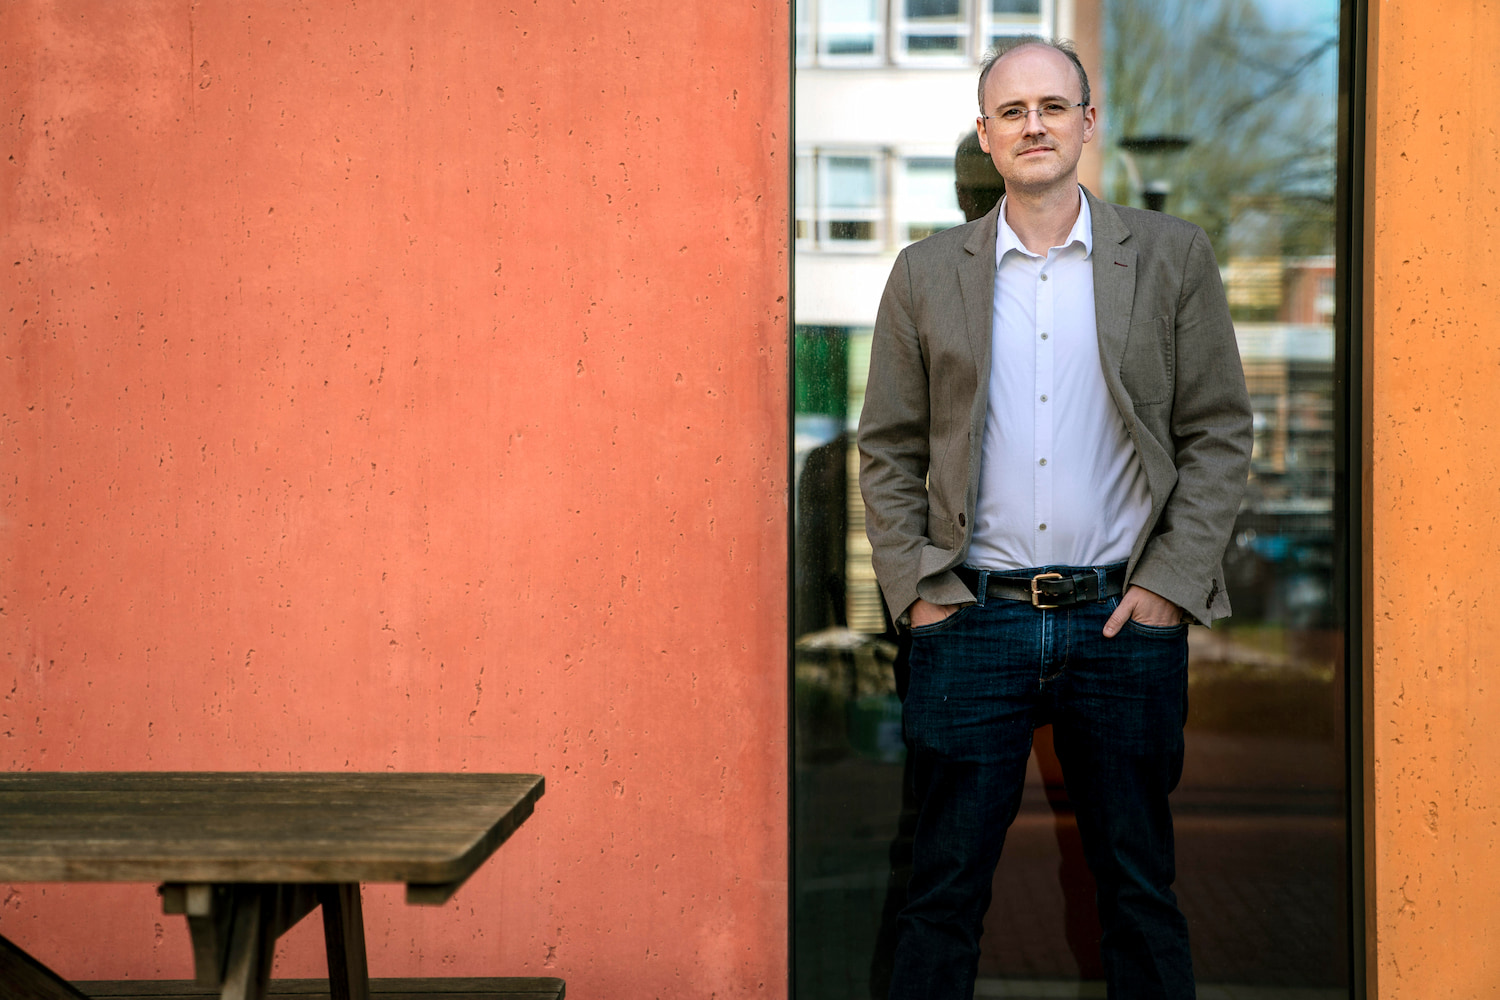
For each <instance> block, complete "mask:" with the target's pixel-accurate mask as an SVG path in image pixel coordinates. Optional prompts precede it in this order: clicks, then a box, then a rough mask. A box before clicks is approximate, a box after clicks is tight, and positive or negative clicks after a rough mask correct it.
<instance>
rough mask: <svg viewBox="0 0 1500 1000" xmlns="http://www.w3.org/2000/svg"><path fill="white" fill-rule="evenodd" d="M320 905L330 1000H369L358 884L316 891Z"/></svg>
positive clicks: (323, 888) (324, 887)
mask: <svg viewBox="0 0 1500 1000" xmlns="http://www.w3.org/2000/svg"><path fill="white" fill-rule="evenodd" d="M318 902H320V903H322V904H323V940H324V943H325V944H326V945H327V947H328V991H329V994H330V998H331V1000H370V968H369V965H368V963H367V961H366V957H365V915H364V907H363V905H362V904H361V902H360V896H359V883H358V882H344V883H341V884H338V885H323V886H319V887H318Z"/></svg>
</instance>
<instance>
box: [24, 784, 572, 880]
mask: <svg viewBox="0 0 1500 1000" xmlns="http://www.w3.org/2000/svg"><path fill="white" fill-rule="evenodd" d="M544 790H545V786H544V783H543V780H542V778H541V776H539V775H531V774H468V773H464V774H426V773H398V772H380V773H373V774H367V773H348V772H334V773H295V774H288V773H274V772H262V773H254V772H252V773H243V772H236V773H220V772H119V773H99V772H43V773H38V772H26V773H8V774H0V881H15V882H44V881H71V882H90V881H97V882H127V881H153V882H302V883H318V882H406V883H417V884H423V885H443V884H448V885H456V884H457V883H461V882H462V881H463V880H464V879H466V878H468V876H469V875H470V874H472V873H473V871H474V869H476V868H477V867H478V866H479V865H480V864H481V863H482V862H483V861H484V860H485V859H486V858H487V857H489V855H490V854H491V853H493V852H494V850H495V848H497V847H499V846H500V844H502V843H503V842H504V841H505V839H506V838H507V837H509V836H510V834H511V833H512V832H514V831H515V829H516V827H518V826H519V825H520V823H521V821H523V820H524V819H525V818H526V817H527V816H529V815H530V814H531V812H532V809H533V807H534V805H535V802H536V800H537V799H538V798H540V797H541V795H542V794H543V791H544Z"/></svg>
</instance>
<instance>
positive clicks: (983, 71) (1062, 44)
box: [979, 35, 1092, 114]
mask: <svg viewBox="0 0 1500 1000" xmlns="http://www.w3.org/2000/svg"><path fill="white" fill-rule="evenodd" d="M1033 47H1040V48H1043V49H1050V50H1051V51H1053V52H1057V53H1060V54H1061V55H1063V56H1065V57H1066V58H1067V60H1068V62H1070V63H1072V64H1073V70H1074V72H1076V73H1077V74H1078V89H1079V92H1080V95H1081V96H1080V97H1079V100H1081V101H1083V103H1084V104H1085V105H1087V104H1090V103H1092V101H1091V100H1090V97H1091V96H1092V95H1091V94H1090V91H1089V75H1088V73H1087V72H1086V71H1085V70H1084V68H1083V62H1082V61H1081V60H1080V59H1079V58H1078V51H1077V50H1076V49H1074V48H1073V44H1072V43H1071V42H1066V41H1056V42H1053V41H1049V40H1047V39H1045V38H1043V37H1042V36H1040V35H1016V36H1015V37H1013V38H1007V39H1005V40H1003V41H999V42H996V43H995V45H994V47H993V48H991V49H990V51H989V54H988V55H986V56H985V57H984V62H983V63H981V64H980V66H979V113H980V114H984V113H985V107H984V85H985V81H986V80H988V79H989V75H990V70H992V69H994V68H995V64H996V63H998V62H999V61H1000V60H1002V59H1004V58H1005V57H1006V56H1008V55H1010V54H1011V53H1013V52H1018V51H1020V50H1021V49H1028V48H1033Z"/></svg>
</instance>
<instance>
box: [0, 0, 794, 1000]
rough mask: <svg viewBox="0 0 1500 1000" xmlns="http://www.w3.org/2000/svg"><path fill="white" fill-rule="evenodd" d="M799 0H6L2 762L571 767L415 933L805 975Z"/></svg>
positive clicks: (619, 967)
mask: <svg viewBox="0 0 1500 1000" xmlns="http://www.w3.org/2000/svg"><path fill="white" fill-rule="evenodd" d="M788 17H789V15H788V12H787V9H786V7H785V5H781V4H749V3H746V4H722V5H721V4H696V5H695V4H687V5H683V4H619V3H610V2H605V0H573V2H571V3H564V2H561V0H557V2H551V0H548V2H541V3H537V2H535V0H532V2H515V3H477V2H459V0H454V2H447V0H445V2H443V3H414V2H408V3H399V4H398V3H394V2H391V3H385V2H377V3H368V4H365V3H354V2H334V0H319V2H308V3H294V4H288V3H273V2H263V0H262V2H246V0H237V2H234V3H229V2H211V0H204V2H199V0H172V2H166V0H156V2H150V3H148V2H139V3H131V4H120V3H114V2H106V0H72V2H68V0H56V2H47V0H17V2H11V3H6V4H4V5H0V94H3V109H4V118H3V120H0V121H3V133H0V147H3V148H0V158H3V160H4V162H3V163H0V171H3V173H0V230H3V234H0V250H3V254H4V255H3V258H0V264H3V271H0V290H3V291H0V298H3V300H4V301H3V308H0V546H3V550H0V551H3V562H0V767H4V768H7V769H34V770H48V769H68V770H71V769H215V768H223V769H289V770H305V769H334V770H337V769H353V770H375V769H384V768H395V769H410V770H429V769H440V770H453V769H469V770H500V771H536V772H540V773H542V774H544V775H545V776H546V780H547V794H546V796H545V797H544V798H543V799H542V801H541V803H540V804H539V807H538V811H537V813H536V815H535V817H534V818H533V819H532V821H530V822H528V823H527V825H526V826H525V827H523V828H522V830H521V832H520V833H519V834H518V835H517V837H516V838H515V839H514V840H513V841H512V842H511V843H510V844H508V845H506V846H505V847H504V848H502V849H501V851H500V853H499V854H498V855H497V857H496V859H495V860H494V862H492V863H491V864H490V865H488V866H487V867H486V868H485V869H483V870H482V871H481V872H480V873H479V874H478V875H477V876H476V877H475V878H474V880H473V881H472V882H471V884H470V885H469V886H467V887H466V888H465V889H464V890H463V891H462V892H460V893H459V895H458V896H457V897H456V899H455V901H454V902H453V903H452V904H451V905H449V906H447V907H445V908H442V909H438V910H418V909H411V908H407V907H405V906H404V905H403V904H402V903H401V901H400V895H399V893H398V892H396V891H395V890H393V889H389V888H376V889H372V890H368V891H367V894H366V899H367V902H366V907H367V922H368V935H369V939H370V948H371V966H372V971H373V972H374V974H376V975H382V976H391V975H466V974H467V975H478V974H531V975H536V974H550V975H560V976H563V977H565V978H567V979H568V980H569V987H570V995H575V996H578V997H590V996H626V995H629V996H642V997H645V996H661V997H694V998H697V997H707V996H709V995H718V996H720V997H726V996H739V995H749V994H754V995H756V996H778V995H782V994H783V993H784V991H785V986H784V984H785V975H786V972H785V969H786V948H785V937H786V926H785V925H786V921H785V912H786V900H785V877H786V830H787V819H786V802H785V787H786V777H785V760H786V751H785V746H784V741H785V732H786V726H785V717H786V716H785V689H786V680H785V669H786V668H785V663H786V660H785V648H786V647H785V620H784V619H785V613H784V609H785V602H786V589H785V576H786V559H785V531H786V520H787V513H786V506H785V495H786V478H785V473H786V467H787V457H786V450H785V439H786V426H787V417H786V412H787V402H786V394H785V384H786V364H787V353H786V352H787V347H786V345H787V329H786V326H787V314H786V304H787V303H786V299H785V295H786V286H787V282H788V277H787V259H786V244H787V238H786V234H787V194H788V190H787V189H788V185H787V181H786V175H787V171H786V164H785V160H786V156H787V149H788V148H789V135H788V131H789V114H788V103H789V94H788V73H787V70H786V58H787V57H786V53H787V51H788V47H787V30H788V28H787V21H788ZM392 808H400V803H392ZM0 933H3V934H5V935H7V936H10V937H12V938H14V939H15V940H16V941H17V942H18V943H20V944H21V945H22V946H23V947H27V948H29V949H32V950H34V952H35V953H36V954H37V955H38V957H40V958H42V959H43V960H44V961H47V962H50V963H52V964H54V965H55V966H56V968H57V969H58V970H59V971H60V972H62V973H64V974H65V975H68V976H72V977H78V978H94V977H99V978H109V977H157V976H168V977H172V976H186V975H189V974H190V970H189V952H188V947H187V933H186V927H185V926H184V925H183V923H182V921H181V919H180V918H165V917H163V916H162V915H161V913H160V908H159V905H158V903H157V900H156V898H155V893H154V889H153V888H152V887H149V886H128V887H78V886H72V887H67V886H56V885H51V886H35V885H18V886H14V887H11V888H9V889H7V888H5V887H0ZM319 935H320V931H319V930H318V928H317V927H316V926H315V922H312V926H305V927H302V928H299V929H298V930H297V931H296V932H294V936H293V938H292V939H291V940H289V941H288V943H287V945H286V947H285V948H284V949H283V957H282V961H281V964H280V967H279V970H278V974H282V975H297V974H302V975H314V974H319V973H320V972H321V968H322V965H321V958H320V957H319V953H318V947H319V944H320V942H319V940H318V937H319Z"/></svg>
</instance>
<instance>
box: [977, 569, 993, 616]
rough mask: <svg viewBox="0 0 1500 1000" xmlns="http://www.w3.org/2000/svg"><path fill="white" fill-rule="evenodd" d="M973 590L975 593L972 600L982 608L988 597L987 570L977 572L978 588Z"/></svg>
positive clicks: (988, 580)
mask: <svg viewBox="0 0 1500 1000" xmlns="http://www.w3.org/2000/svg"><path fill="white" fill-rule="evenodd" d="M975 589H976V593H975V594H974V599H975V600H976V601H978V602H979V606H980V607H981V608H982V607H984V599H985V598H986V597H987V596H989V591H990V571H989V570H987V569H982V570H980V571H979V586H978V587H977V588H975Z"/></svg>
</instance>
